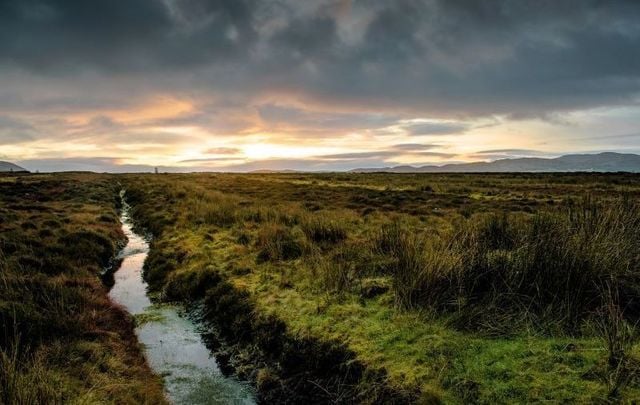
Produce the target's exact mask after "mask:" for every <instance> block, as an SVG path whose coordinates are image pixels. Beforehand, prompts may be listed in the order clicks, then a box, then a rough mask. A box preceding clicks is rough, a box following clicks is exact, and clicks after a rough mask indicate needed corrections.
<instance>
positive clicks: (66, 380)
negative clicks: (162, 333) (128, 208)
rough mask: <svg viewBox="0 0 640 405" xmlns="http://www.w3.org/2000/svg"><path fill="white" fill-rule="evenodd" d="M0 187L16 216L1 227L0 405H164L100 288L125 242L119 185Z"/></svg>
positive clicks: (27, 182)
mask: <svg viewBox="0 0 640 405" xmlns="http://www.w3.org/2000/svg"><path fill="white" fill-rule="evenodd" d="M0 188H1V190H0V212H2V213H3V214H4V213H9V214H10V215H11V216H12V217H14V218H15V220H13V221H7V222H5V221H2V222H0V330H1V332H0V403H3V404H7V405H13V404H50V403H51V404H54V403H70V402H74V401H75V402H83V401H86V402H89V403H135V402H154V403H156V402H157V403H164V401H165V400H164V395H163V391H162V386H161V383H160V381H159V379H158V378H157V377H156V376H154V375H153V374H152V372H151V370H150V369H149V368H148V366H147V365H146V363H145V361H144V357H143V356H142V354H141V352H140V351H139V347H138V346H137V341H136V338H135V334H134V333H133V322H132V321H131V320H130V319H128V318H127V316H126V315H125V313H124V312H123V311H122V310H121V309H119V308H116V307H114V306H113V305H112V304H111V302H110V301H109V299H108V297H107V290H106V288H105V286H104V285H103V284H102V283H101V280H100V274H101V272H102V270H103V269H104V267H106V266H107V265H108V264H109V263H110V262H111V259H112V258H113V257H114V256H115V254H116V252H117V249H118V246H119V245H120V244H121V242H122V241H123V239H124V235H123V234H122V231H121V229H120V226H119V224H118V223H117V221H115V220H112V219H114V218H117V214H116V211H115V207H116V206H117V205H116V199H115V196H117V188H116V187H115V183H114V182H111V181H109V179H108V178H107V176H99V175H86V174H66V175H55V176H51V175H45V176H24V177H23V178H21V180H20V182H17V181H16V182H15V183H0ZM100 213H102V214H100ZM101 215H102V216H103V217H104V218H109V220H105V219H104V218H103V219H100V218H101ZM24 218H28V223H29V226H26V227H24V226H22V224H24V223H25V221H20V220H19V219H24Z"/></svg>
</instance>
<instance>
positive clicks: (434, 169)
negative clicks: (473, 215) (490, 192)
mask: <svg viewBox="0 0 640 405" xmlns="http://www.w3.org/2000/svg"><path fill="white" fill-rule="evenodd" d="M350 171H351V172H355V173H373V172H386V173H478V172H636V173H637V172H640V155H636V154H632V153H614V152H604V153H598V154H581V155H564V156H560V157H557V158H551V159H549V158H517V159H499V160H496V161H493V162H473V163H459V164H446V165H442V166H435V165H431V166H419V167H415V166H395V167H380V168H366V169H353V170H350Z"/></svg>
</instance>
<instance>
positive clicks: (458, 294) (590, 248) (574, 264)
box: [377, 200, 640, 333]
mask: <svg viewBox="0 0 640 405" xmlns="http://www.w3.org/2000/svg"><path fill="white" fill-rule="evenodd" d="M377 245H378V249H379V251H380V252H382V253H384V254H387V255H389V256H391V257H392V258H393V259H394V261H393V267H392V274H393V280H394V282H393V285H394V291H395V294H396V303H397V304H398V305H399V306H400V307H402V308H415V307H419V306H428V307H434V308H436V309H438V310H442V311H445V312H446V311H451V310H454V311H458V315H459V316H460V320H461V323H463V324H464V326H466V327H472V328H478V327H484V326H488V325H491V324H494V325H493V326H495V327H501V328H503V329H508V328H509V325H510V324H511V325H513V323H512V322H511V321H512V320H513V318H519V317H521V316H525V317H527V318H529V320H530V321H531V322H530V323H533V324H536V325H542V324H547V325H550V326H552V328H555V327H559V328H560V329H562V330H564V331H567V332H570V333H578V332H579V330H580V328H581V325H582V323H583V321H584V320H585V319H588V318H589V317H590V316H593V315H594V313H595V311H597V309H598V308H600V307H602V305H603V298H602V294H600V291H601V289H602V288H603V286H604V285H605V283H611V284H612V288H615V289H616V290H617V291H621V292H622V293H621V294H620V300H621V302H620V304H621V305H622V306H623V307H628V308H629V310H628V312H627V315H628V316H630V317H632V318H635V319H637V317H638V316H640V313H639V312H637V308H638V303H637V300H638V295H637V292H638V291H639V288H640V279H639V278H638V276H637V274H638V272H639V271H640V267H639V266H640V260H639V257H638V247H639V246H640V211H639V210H638V206H637V204H635V203H632V202H631V201H629V200H625V201H621V202H618V203H616V204H612V205H609V206H604V205H602V204H597V203H595V202H593V201H589V200H587V201H584V202H582V203H581V204H580V205H578V206H574V205H571V206H569V207H566V208H565V209H564V210H562V211H556V212H540V213H537V214H535V215H534V216H533V217H532V218H523V217H520V216H507V215H504V214H503V215H490V216H489V217H480V218H472V219H469V220H465V221H462V222H460V223H458V225H457V227H456V229H455V231H454V232H452V233H450V234H449V235H448V236H445V237H444V238H442V239H440V240H435V241H433V242H430V243H426V242H425V241H424V240H421V239H420V238H418V237H416V236H414V235H411V234H409V233H408V232H406V231H404V230H403V229H402V227H401V226H400V225H398V224H393V225H390V226H389V227H387V228H386V229H383V230H382V231H381V232H380V235H379V238H378V243H377ZM480 312H481V313H482V314H483V315H480ZM474 323H475V325H474ZM499 323H502V324H503V325H502V326H501V325H499Z"/></svg>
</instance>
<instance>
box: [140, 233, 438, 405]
mask: <svg viewBox="0 0 640 405" xmlns="http://www.w3.org/2000/svg"><path fill="white" fill-rule="evenodd" d="M163 252H165V251H164V250H162V249H154V246H153V244H152V246H151V251H150V255H149V259H148V260H147V262H146V265H145V275H146V277H148V279H152V280H156V282H157V284H156V285H157V286H163V288H161V290H162V293H161V296H162V298H163V299H164V300H166V301H174V302H188V303H190V304H191V305H190V307H191V309H192V311H191V312H192V314H193V316H195V317H197V318H198V319H199V320H200V321H201V322H204V323H205V324H207V325H208V326H209V327H208V330H209V333H208V335H207V341H208V345H209V347H210V349H211V350H213V352H214V353H215V355H216V358H217V359H218V361H219V363H220V366H221V368H222V369H223V371H224V372H226V373H231V374H235V375H237V376H239V378H241V379H243V380H248V381H251V382H252V383H253V385H254V386H255V388H256V391H257V399H258V401H259V402H260V403H265V404H267V403H292V404H293V403H388V404H394V403H398V404H405V403H415V402H422V403H431V402H433V403H435V402H437V400H436V399H435V398H431V397H420V396H419V393H417V392H409V391H404V390H399V389H397V388H395V387H391V386H390V385H388V383H387V379H386V372H385V370H382V369H378V370H373V369H370V368H367V367H366V366H365V365H364V364H362V363H361V362H360V361H358V360H357V359H356V355H355V353H354V352H353V351H351V350H349V349H348V348H346V347H345V346H344V345H343V344H341V343H340V342H335V341H330V342H329V341H321V340H318V339H314V338H311V337H307V336H298V335H294V334H292V333H290V332H289V331H288V328H287V326H286V324H285V323H284V322H282V321H281V320H280V319H278V318H276V317H274V316H264V315H262V314H260V313H259V311H257V310H256V308H255V305H254V303H253V302H252V299H251V297H250V296H249V294H248V293H246V292H245V291H242V290H239V289H238V288H236V287H234V286H233V285H231V284H230V283H229V282H227V281H225V280H224V278H223V277H222V276H221V275H220V274H219V273H217V272H215V271H209V272H201V273H186V274H185V273H182V274H175V275H174V276H173V277H171V280H170V281H168V282H167V283H166V284H165V283H164V281H165V280H164V279H165V277H164V273H165V272H166V270H167V268H166V263H167V261H171V260H173V258H171V257H167V256H165V253H163Z"/></svg>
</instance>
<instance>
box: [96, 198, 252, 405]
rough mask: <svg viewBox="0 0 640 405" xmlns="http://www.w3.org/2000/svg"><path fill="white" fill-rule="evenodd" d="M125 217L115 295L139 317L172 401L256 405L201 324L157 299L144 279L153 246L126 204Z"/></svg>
mask: <svg viewBox="0 0 640 405" xmlns="http://www.w3.org/2000/svg"><path fill="white" fill-rule="evenodd" d="M120 219H121V222H122V230H123V231H124V233H125V235H126V236H127V238H128V242H127V245H126V246H125V247H124V249H123V250H122V252H121V253H120V256H121V258H122V259H123V260H122V264H121V265H120V267H119V269H118V270H117V271H116V272H115V274H114V280H115V284H114V285H113V287H112V289H111V291H110V292H109V296H110V298H111V300H112V301H114V302H116V303H118V304H120V305H121V306H122V307H124V308H125V309H126V310H127V311H128V312H129V313H131V314H132V315H134V316H135V317H136V318H137V320H138V326H137V327H136V334H137V335H138V340H139V341H140V343H142V344H143V346H144V351H145V355H146V357H147V360H148V362H149V364H150V366H151V368H152V369H153V370H154V371H155V372H156V373H157V374H159V375H161V376H162V378H163V379H164V385H165V390H166V392H167V397H168V398H169V400H170V401H171V402H173V403H174V404H254V403H255V400H254V395H253V393H252V391H251V389H250V387H249V386H248V385H247V384H245V383H243V382H240V381H238V380H236V379H233V378H229V377H225V376H224V375H223V374H222V372H221V371H220V368H219V367H218V364H217V363H216V359H215V357H213V355H212V354H211V353H210V352H209V350H208V349H207V347H206V346H205V344H204V342H203V341H202V338H201V336H200V334H199V332H198V328H197V325H196V324H195V323H194V322H193V321H191V320H190V319H189V318H188V317H186V316H184V313H183V311H182V310H181V308H180V307H178V306H174V305H161V304H153V303H152V302H151V300H150V299H149V296H148V295H147V284H146V282H145V281H144V280H143V278H142V266H143V264H144V261H145V259H146V257H147V254H148V252H149V244H148V243H147V241H146V240H145V238H144V237H142V236H140V235H138V234H136V233H135V232H134V231H133V224H132V223H131V219H130V217H129V210H128V207H127V206H126V204H125V206H124V208H123V210H122V216H121V218H120Z"/></svg>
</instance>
